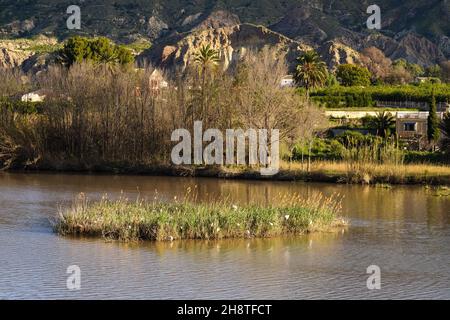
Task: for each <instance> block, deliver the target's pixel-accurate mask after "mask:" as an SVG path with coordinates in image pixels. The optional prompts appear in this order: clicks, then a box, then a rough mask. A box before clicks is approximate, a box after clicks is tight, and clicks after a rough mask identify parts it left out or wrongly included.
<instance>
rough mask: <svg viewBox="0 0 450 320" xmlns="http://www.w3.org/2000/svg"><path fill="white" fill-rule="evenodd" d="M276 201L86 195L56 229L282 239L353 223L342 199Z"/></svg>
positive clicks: (163, 237) (158, 237)
mask: <svg viewBox="0 0 450 320" xmlns="http://www.w3.org/2000/svg"><path fill="white" fill-rule="evenodd" d="M273 203H276V205H269V206H261V205H258V204H251V205H246V206H238V205H233V204H231V203H230V202H229V201H227V200H222V201H209V202H205V203H201V202H197V201H193V200H192V199H190V198H189V197H186V198H185V200H183V201H176V200H174V201H173V202H161V201H152V202H146V201H143V200H136V201H128V200H127V199H124V198H123V197H121V198H119V199H118V200H110V199H108V198H105V197H104V198H103V199H102V200H101V201H99V202H94V203H90V202H89V201H87V200H86V199H85V197H84V196H81V197H79V199H78V200H77V201H75V203H74V205H73V206H72V208H70V209H67V210H62V211H60V214H59V218H58V219H57V221H56V223H55V226H54V228H55V231H56V232H58V233H59V234H61V235H80V236H95V237H103V238H107V239H114V240H120V241H140V240H155V241H171V240H181V239H205V240H216V239H225V238H251V237H276V236H282V235H298V234H304V233H309V232H315V231H331V230H333V229H334V228H339V227H344V226H346V225H347V222H346V221H345V220H344V219H342V218H340V217H339V216H338V214H339V212H340V208H341V206H340V201H339V200H338V199H337V197H335V196H333V197H328V198H327V197H324V196H322V195H320V194H317V195H314V196H312V197H309V198H308V199H302V198H301V197H300V196H298V195H290V196H280V199H279V200H277V201H274V202H273Z"/></svg>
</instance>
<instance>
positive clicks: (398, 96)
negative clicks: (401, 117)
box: [311, 83, 450, 108]
mask: <svg viewBox="0 0 450 320" xmlns="http://www.w3.org/2000/svg"><path fill="white" fill-rule="evenodd" d="M432 87H433V88H434V89H435V97H436V102H447V101H450V84H434V85H432V84H429V83H424V84H420V85H402V86H390V85H380V86H369V87H364V88H362V87H342V86H335V87H329V88H323V89H318V90H314V91H312V92H311V97H312V99H313V100H314V101H316V102H318V103H321V104H323V105H325V106H326V107H327V108H349V107H373V106H374V100H378V101H415V102H429V101H430V91H431V89H432Z"/></svg>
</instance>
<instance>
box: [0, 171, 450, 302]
mask: <svg viewBox="0 0 450 320" xmlns="http://www.w3.org/2000/svg"><path fill="white" fill-rule="evenodd" d="M194 186H197V189H198V195H199V200H202V201H206V200H207V199H210V198H217V197H229V199H230V201H233V202H235V203H236V204H243V203H249V202H260V203H271V202H272V201H274V199H276V198H277V196H278V194H280V193H294V192H296V193H301V194H303V195H305V196H308V195H311V194H313V193H315V192H322V193H324V194H325V195H332V194H336V193H339V194H340V195H342V196H343V215H345V216H346V217H348V218H349V219H350V220H351V223H352V225H351V227H350V228H349V229H348V230H346V231H343V232H339V233H323V234H311V235H305V236H301V237H283V238H275V239H247V240H223V241H180V242H172V243H166V242H164V243H151V242H147V243H129V244H123V243H117V242H105V241H103V240H96V239H79V238H77V239H74V238H69V237H66V238H63V237H59V236H57V235H55V234H53V233H52V232H51V224H50V222H49V219H51V218H52V217H54V215H55V213H56V212H57V208H58V206H68V205H70V203H71V201H72V199H73V197H74V196H75V195H76V194H77V193H79V192H85V193H86V194H87V195H88V197H90V198H91V199H97V198H99V197H101V196H102V195H103V194H104V193H108V194H109V195H110V196H111V197H115V196H118V195H120V193H121V191H123V193H124V194H125V195H126V196H128V197H130V198H133V197H136V196H138V195H140V196H141V197H144V198H148V199H153V197H154V196H155V194H156V193H155V190H157V194H158V197H160V198H162V199H167V200H170V199H173V197H174V196H178V197H180V195H183V194H184V193H185V190H186V189H187V188H188V187H191V188H193V187H194ZM449 208H450V197H435V196H433V195H431V194H429V193H426V192H424V189H423V188H422V187H420V186H419V187H411V186H409V187H394V188H392V189H379V188H374V187H368V186H365V187H362V186H348V185H328V184H304V183H295V182H267V181H266V182H261V181H225V180H217V179H191V178H168V177H145V176H130V177H126V176H107V175H96V176H87V175H59V174H0V243H1V244H2V245H1V246H0V298H52V297H53V298H80V299H83V298H92V297H95V298H158V299H159V298H181V299H182V298H225V299H226V298H230V299H234V298H254V299H255V298H258V299H265V298H275V299H282V298H287V299H298V298H311V299H315V298H362V299H365V298H377V297H380V298H450V293H449V291H450V290H449V288H450V267H449V263H448V262H449V261H450V250H449V249H448V243H450V221H449V219H450V217H449ZM70 264H78V265H80V267H81V269H82V274H83V275H84V276H83V279H84V280H83V282H82V288H83V289H82V290H81V291H80V292H75V293H74V292H68V291H67V290H66V288H65V279H66V274H65V271H66V268H67V266H68V265H70ZM371 264H377V265H379V266H380V267H381V269H382V283H383V286H382V290H380V291H376V292H374V291H368V290H367V288H366V286H365V281H366V274H365V271H366V268H367V266H369V265H371Z"/></svg>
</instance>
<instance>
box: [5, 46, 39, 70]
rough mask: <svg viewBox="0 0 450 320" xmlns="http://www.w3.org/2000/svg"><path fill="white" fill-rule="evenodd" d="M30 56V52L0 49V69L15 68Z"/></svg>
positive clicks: (6, 48)
mask: <svg viewBox="0 0 450 320" xmlns="http://www.w3.org/2000/svg"><path fill="white" fill-rule="evenodd" d="M31 56H32V53H31V52H26V51H22V50H15V49H13V48H8V47H3V48H0V68H17V67H21V66H22V63H23V62H24V61H25V60H27V59H28V58H30V57H31Z"/></svg>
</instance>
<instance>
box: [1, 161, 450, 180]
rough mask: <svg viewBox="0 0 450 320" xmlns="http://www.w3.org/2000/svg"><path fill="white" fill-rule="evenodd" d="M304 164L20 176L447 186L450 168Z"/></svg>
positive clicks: (119, 168) (106, 168)
mask: <svg viewBox="0 0 450 320" xmlns="http://www.w3.org/2000/svg"><path fill="white" fill-rule="evenodd" d="M307 168H308V166H307V164H306V163H304V164H303V165H302V164H301V163H298V162H293V163H287V162H282V163H281V166H280V170H279V172H278V173H277V174H276V175H273V176H262V175H261V174H260V171H259V169H258V168H250V167H244V166H240V167H239V166H227V167H224V166H172V165H164V164H142V165H128V164H124V163H120V164H99V165H94V166H86V165H82V164H77V163H67V164H60V165H58V166H57V167H56V166H48V165H44V166H30V167H27V168H26V169H17V168H16V169H14V170H9V171H19V172H24V171H25V172H58V173H61V172H76V173H108V174H109V173H113V174H130V175H155V176H156V175H161V176H175V177H178V176H179V177H209V178H219V179H242V180H274V181H305V182H327V183H345V184H392V185H414V184H419V185H435V186H437V185H450V166H446V165H432V164H399V165H395V164H371V163H347V162H332V161H314V162H312V163H311V166H310V169H309V171H308V169H307Z"/></svg>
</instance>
